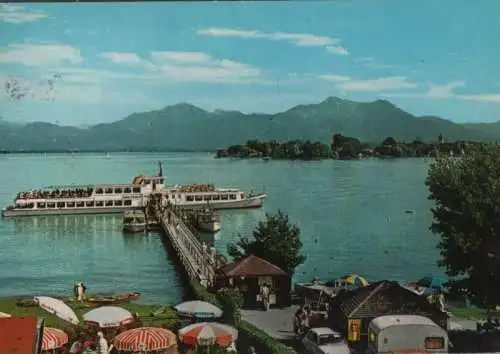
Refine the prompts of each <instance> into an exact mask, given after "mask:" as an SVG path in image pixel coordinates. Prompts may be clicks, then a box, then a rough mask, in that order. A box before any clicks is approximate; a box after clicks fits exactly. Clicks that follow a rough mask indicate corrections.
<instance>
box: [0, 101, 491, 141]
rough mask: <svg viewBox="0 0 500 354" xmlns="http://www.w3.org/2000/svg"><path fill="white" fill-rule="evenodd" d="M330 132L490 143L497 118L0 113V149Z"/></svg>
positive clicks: (172, 110) (306, 108) (318, 137)
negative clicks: (86, 119) (60, 120)
mask: <svg viewBox="0 0 500 354" xmlns="http://www.w3.org/2000/svg"><path fill="white" fill-rule="evenodd" d="M335 133H342V134H344V135H346V136H351V137H356V138H358V139H359V140H361V141H364V142H381V141H382V140H384V139H385V138H386V137H389V136H391V137H393V138H395V139H396V140H401V141H403V140H404V141H412V140H414V139H415V138H417V137H418V138H420V139H421V140H423V141H436V140H437V137H438V136H439V134H443V136H444V137H445V138H446V139H448V140H474V141H493V140H496V139H497V138H498V137H499V136H500V122H497V123H467V124H457V123H454V122H452V121H449V120H446V119H442V118H439V117H435V116H421V117H416V116H414V115H412V114H410V113H408V112H406V111H404V110H402V109H400V108H398V107H397V106H395V105H394V104H392V103H391V102H389V101H386V100H377V101H373V102H355V101H350V100H345V99H341V98H337V97H329V98H327V99H326V100H324V101H323V102H320V103H317V104H307V105H298V106H295V107H293V108H291V109H289V110H287V111H284V112H280V113H276V114H263V113H251V114H245V113H242V112H238V111H223V110H216V111H214V112H207V111H205V110H203V109H201V108H198V107H196V106H193V105H190V104H187V103H179V104H175V105H172V106H167V107H165V108H163V109H160V110H156V111H150V112H142V113H134V114H131V115H130V116H128V117H126V118H123V119H121V120H118V121H115V122H112V123H102V124H97V125H93V126H90V127H72V126H61V125H56V124H52V123H47V122H34V123H28V124H16V123H12V122H10V121H8V120H5V119H0V150H2V151H123V150H125V151H213V150H215V149H217V148H223V147H227V146H230V145H236V144H242V143H245V142H246V141H247V140H251V139H257V140H280V141H284V140H294V139H302V140H313V141H321V142H324V143H329V142H330V141H331V137H332V135H333V134H335Z"/></svg>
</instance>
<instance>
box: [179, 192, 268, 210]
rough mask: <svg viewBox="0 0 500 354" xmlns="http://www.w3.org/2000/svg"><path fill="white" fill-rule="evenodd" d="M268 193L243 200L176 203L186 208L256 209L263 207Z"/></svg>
mask: <svg viewBox="0 0 500 354" xmlns="http://www.w3.org/2000/svg"><path fill="white" fill-rule="evenodd" d="M266 197H267V195H266V194H261V195H258V196H255V197H249V198H246V199H243V200H228V201H223V202H220V201H217V202H215V201H212V202H210V203H209V204H207V202H199V203H196V202H194V203H179V204H175V205H177V206H180V207H182V208H186V209H199V208H206V207H207V205H208V206H210V207H211V208H213V209H215V210H222V209H256V208H260V207H262V205H264V200H265V199H266Z"/></svg>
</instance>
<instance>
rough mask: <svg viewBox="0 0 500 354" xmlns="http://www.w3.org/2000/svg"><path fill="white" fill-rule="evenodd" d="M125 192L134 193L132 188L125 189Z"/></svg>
mask: <svg viewBox="0 0 500 354" xmlns="http://www.w3.org/2000/svg"><path fill="white" fill-rule="evenodd" d="M123 191H124V192H125V193H130V192H132V189H130V188H125V189H124V190H123Z"/></svg>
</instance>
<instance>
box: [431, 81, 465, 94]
mask: <svg viewBox="0 0 500 354" xmlns="http://www.w3.org/2000/svg"><path fill="white" fill-rule="evenodd" d="M428 85H429V91H428V92H427V93H426V94H425V95H426V97H432V98H443V97H452V96H454V95H455V94H454V92H453V91H454V90H455V89H457V88H462V87H465V82H464V81H453V82H450V83H447V84H445V85H435V84H433V83H429V84H428Z"/></svg>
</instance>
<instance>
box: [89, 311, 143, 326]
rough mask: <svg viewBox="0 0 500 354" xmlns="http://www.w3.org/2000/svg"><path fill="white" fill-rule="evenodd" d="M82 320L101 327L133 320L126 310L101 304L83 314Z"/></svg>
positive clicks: (118, 324) (127, 322)
mask: <svg viewBox="0 0 500 354" xmlns="http://www.w3.org/2000/svg"><path fill="white" fill-rule="evenodd" d="M83 320H84V321H85V322H87V323H93V324H96V325H98V326H99V327H101V328H111V327H120V326H122V325H126V324H129V323H132V322H134V317H133V316H132V314H131V313H130V312H128V311H127V310H125V309H123V308H121V307H116V306H102V307H98V308H96V309H93V310H90V311H89V312H87V313H86V314H85V315H83Z"/></svg>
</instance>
